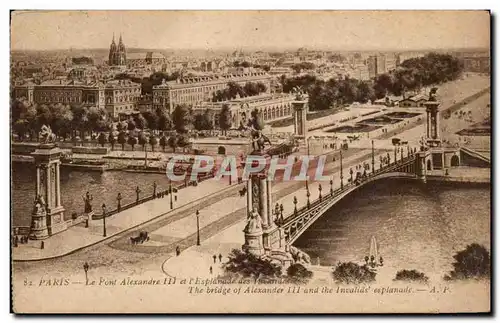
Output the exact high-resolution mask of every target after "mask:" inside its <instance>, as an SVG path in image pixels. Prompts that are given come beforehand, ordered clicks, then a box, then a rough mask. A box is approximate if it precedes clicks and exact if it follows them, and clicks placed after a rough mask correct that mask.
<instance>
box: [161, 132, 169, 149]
mask: <svg viewBox="0 0 500 323" xmlns="http://www.w3.org/2000/svg"><path fill="white" fill-rule="evenodd" d="M167 145H168V139H167V137H166V136H165V135H162V136H161V137H160V146H161V147H162V148H163V151H165V147H166V146H167Z"/></svg>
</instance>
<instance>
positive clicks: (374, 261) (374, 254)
mask: <svg viewBox="0 0 500 323" xmlns="http://www.w3.org/2000/svg"><path fill="white" fill-rule="evenodd" d="M365 262H366V264H367V265H368V266H370V267H371V268H376V267H381V266H383V265H384V260H383V258H382V256H381V255H380V254H379V251H378V244H377V239H376V238H375V237H374V236H372V238H371V240H370V253H369V254H368V256H366V257H365Z"/></svg>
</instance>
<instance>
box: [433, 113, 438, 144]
mask: <svg viewBox="0 0 500 323" xmlns="http://www.w3.org/2000/svg"><path fill="white" fill-rule="evenodd" d="M434 118H435V119H436V120H435V122H434V124H435V127H436V129H435V134H434V135H435V138H436V139H439V112H438V111H437V110H436V111H435V112H434Z"/></svg>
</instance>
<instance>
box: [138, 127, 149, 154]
mask: <svg viewBox="0 0 500 323" xmlns="http://www.w3.org/2000/svg"><path fill="white" fill-rule="evenodd" d="M138 142H139V145H141V146H142V149H143V150H146V144H147V143H148V138H147V137H146V135H145V134H144V132H142V131H141V133H140V134H139V138H138Z"/></svg>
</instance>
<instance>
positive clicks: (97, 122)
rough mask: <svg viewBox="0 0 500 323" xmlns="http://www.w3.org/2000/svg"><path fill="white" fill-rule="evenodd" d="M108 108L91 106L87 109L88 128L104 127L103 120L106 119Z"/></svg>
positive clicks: (94, 129) (92, 129)
mask: <svg viewBox="0 0 500 323" xmlns="http://www.w3.org/2000/svg"><path fill="white" fill-rule="evenodd" d="M105 116H106V110H105V109H104V108H98V107H90V108H88V110H87V118H88V130H91V131H96V130H97V129H98V128H99V127H103V125H102V123H101V121H104V118H105Z"/></svg>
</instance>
